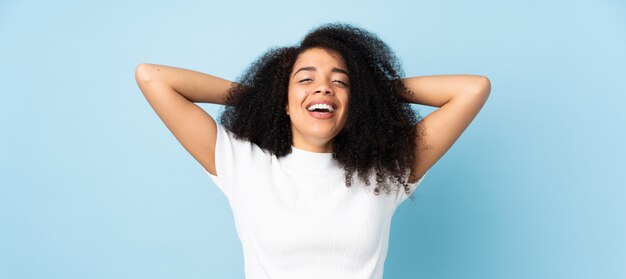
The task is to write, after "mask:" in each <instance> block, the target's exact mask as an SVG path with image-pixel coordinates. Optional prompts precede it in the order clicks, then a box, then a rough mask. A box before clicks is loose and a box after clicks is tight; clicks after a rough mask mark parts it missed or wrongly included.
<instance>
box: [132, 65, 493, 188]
mask: <svg viewBox="0 0 626 279" xmlns="http://www.w3.org/2000/svg"><path fill="white" fill-rule="evenodd" d="M331 56H332V55H331ZM317 57H318V58H319V59H320V60H315V59H312V60H308V58H307V59H306V61H309V62H310V63H322V62H321V61H327V58H328V57H326V58H324V57H325V56H324V55H323V54H322V53H320V55H317ZM300 58H302V57H300ZM305 58H306V57H305ZM306 61H305V60H304V59H301V60H300V61H298V66H300V65H304V64H302V62H306ZM316 61H318V62H316ZM335 62H338V61H334V62H331V61H329V62H327V63H322V64H319V65H317V66H318V67H319V69H318V72H316V73H315V83H314V84H315V85H309V86H310V87H309V88H317V90H319V91H320V92H318V93H316V92H317V91H316V90H313V91H310V90H309V91H307V90H306V86H304V85H302V86H301V85H298V84H293V86H292V82H294V81H295V79H293V78H292V79H291V81H290V88H289V94H290V95H289V105H288V107H287V108H286V111H288V112H289V113H290V114H292V113H293V115H290V117H292V118H293V119H292V121H293V123H292V124H293V126H292V127H294V126H295V127H296V128H297V130H296V132H297V134H298V136H294V146H296V147H298V148H302V149H305V150H311V151H316V152H319V151H322V152H328V150H329V149H328V142H329V141H330V139H332V138H333V137H334V136H335V135H336V134H337V133H338V131H340V130H341V127H342V125H343V124H344V123H345V121H344V120H340V118H343V117H344V116H343V115H342V116H341V117H338V118H337V119H338V121H336V122H333V121H335V120H333V121H329V122H330V123H322V122H318V123H317V124H315V125H313V127H307V126H306V124H310V123H314V122H313V121H310V120H309V121H308V122H307V120H305V119H306V118H305V117H302V113H303V111H302V109H303V105H304V104H305V103H306V102H308V101H307V100H310V99H311V98H321V97H322V95H323V94H321V92H324V93H325V94H326V95H324V98H332V99H335V98H336V100H340V98H342V97H340V96H341V94H340V91H337V89H338V88H337V87H334V86H332V83H330V80H331V79H330V78H331V75H330V73H329V70H328V67H329V65H335V66H342V65H341V64H340V63H339V64H335ZM296 67H297V66H296ZM320 78H321V81H324V82H326V84H325V85H324V83H323V82H321V81H320ZM135 79H136V81H137V84H138V86H139V88H140V89H141V92H142V93H143V95H144V97H145V98H146V100H147V101H148V103H149V104H150V106H151V107H152V108H153V110H154V111H155V112H156V113H157V115H158V116H159V118H160V119H161V120H162V121H163V122H164V123H165V125H166V126H167V128H168V129H169V130H170V131H171V132H172V134H173V135H174V136H175V137H176V139H177V140H178V141H179V142H180V143H181V144H182V145H183V147H184V148H185V149H186V150H187V151H188V152H189V153H190V154H191V155H192V156H193V157H194V158H195V159H196V160H197V161H198V162H199V163H200V165H202V167H204V168H205V169H206V170H207V171H208V172H209V173H211V174H213V175H218V176H219V174H218V173H217V172H216V169H215V139H216V135H217V126H216V125H217V124H216V123H215V121H214V120H213V118H212V117H211V116H210V115H209V114H208V113H207V112H206V111H205V110H204V109H202V108H200V107H199V106H198V105H196V104H194V103H214V104H224V102H225V96H226V94H227V91H228V89H229V88H230V87H231V86H232V85H233V82H232V81H229V80H226V79H222V78H219V77H216V76H213V75H210V74H205V73H201V72H197V71H192V70H187V69H181V68H176V67H171V66H166V65H157V64H139V65H137V68H136V70H135ZM403 83H404V84H405V86H406V87H407V88H408V89H409V90H411V91H412V92H413V93H414V94H413V96H412V97H410V99H406V101H407V102H410V103H414V104H421V105H427V106H432V107H438V109H437V110H435V111H433V112H431V113H430V114H428V115H427V116H426V117H424V119H422V121H420V123H419V124H417V125H423V129H424V132H425V135H424V137H423V140H422V141H421V142H418V144H417V146H416V149H415V152H416V158H417V160H415V167H414V168H413V169H412V172H411V178H410V179H409V182H415V181H417V179H418V178H420V177H422V176H423V175H424V174H425V173H426V171H428V169H430V168H431V167H432V166H433V165H434V164H435V163H436V162H437V161H438V160H439V159H440V158H441V157H442V156H443V155H444V154H445V153H446V152H447V150H449V149H450V147H452V145H453V144H454V142H455V141H456V140H457V139H458V138H459V137H460V135H461V134H462V133H463V131H464V130H465V129H466V128H467V127H468V126H469V124H470V123H471V122H472V120H473V119H474V117H475V116H476V115H477V114H478V112H479V111H480V110H481V108H482V107H483V105H484V104H485V102H486V100H487V98H488V97H489V94H490V92H491V82H490V81H489V79H488V78H487V77H484V76H479V75H434V76H414V77H410V78H405V79H403ZM316 86H317V87H316ZM327 92H328V93H327ZM341 92H342V91H341ZM348 97H349V96H348V94H346V96H345V98H346V99H345V101H341V105H342V107H341V108H340V109H341V110H345V111H347V110H346V108H347V107H346V105H347V100H348ZM342 121H343V122H342ZM296 138H298V139H297V140H296Z"/></svg>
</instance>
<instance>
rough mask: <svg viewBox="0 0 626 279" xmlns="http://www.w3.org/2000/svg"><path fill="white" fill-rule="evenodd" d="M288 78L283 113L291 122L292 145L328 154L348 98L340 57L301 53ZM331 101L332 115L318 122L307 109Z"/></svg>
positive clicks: (313, 51)
mask: <svg viewBox="0 0 626 279" xmlns="http://www.w3.org/2000/svg"><path fill="white" fill-rule="evenodd" d="M291 73H292V74H291V76H290V79H289V89H288V104H287V106H286V108H285V111H286V113H287V114H288V115H289V118H290V119H291V134H292V140H293V146H294V147H296V148H299V149H303V150H307V151H311V152H320V153H331V152H332V140H333V138H334V137H335V136H336V135H337V134H339V132H340V131H341V129H343V127H344V125H345V123H346V118H347V111H348V100H349V98H350V78H349V76H348V75H347V74H346V73H347V67H346V66H345V63H344V61H343V59H342V58H341V56H340V55H339V54H338V53H335V52H333V51H329V50H325V49H322V48H311V49H308V50H306V51H304V52H303V53H301V54H300V55H299V56H298V58H297V59H296V62H295V63H294V66H293V69H292V71H291ZM319 100H325V101H331V102H333V103H334V104H335V105H336V107H335V111H334V113H333V116H332V117H330V118H328V119H319V118H315V117H313V116H311V113H310V112H309V111H308V110H307V106H308V104H310V103H311V102H312V101H319Z"/></svg>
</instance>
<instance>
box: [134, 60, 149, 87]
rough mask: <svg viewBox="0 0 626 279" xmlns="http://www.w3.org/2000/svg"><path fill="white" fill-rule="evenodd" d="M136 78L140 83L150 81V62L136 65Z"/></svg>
mask: <svg viewBox="0 0 626 279" xmlns="http://www.w3.org/2000/svg"><path fill="white" fill-rule="evenodd" d="M135 80H136V81H137V83H138V84H145V83H148V82H150V80H151V79H150V64H145V63H141V64H138V65H137V67H135Z"/></svg>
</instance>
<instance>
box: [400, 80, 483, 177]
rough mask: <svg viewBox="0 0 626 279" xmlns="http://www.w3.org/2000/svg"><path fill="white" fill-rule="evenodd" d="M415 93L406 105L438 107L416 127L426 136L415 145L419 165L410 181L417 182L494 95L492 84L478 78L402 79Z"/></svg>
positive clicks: (416, 164)
mask: <svg viewBox="0 0 626 279" xmlns="http://www.w3.org/2000/svg"><path fill="white" fill-rule="evenodd" d="M402 81H403V83H404V85H405V86H406V87H407V88H408V89H409V90H411V91H412V92H413V96H411V97H410V98H409V99H407V100H406V101H407V102H411V103H415V104H422V105H427V106H434V107H439V109H437V110H435V111H434V112H432V113H430V114H429V115H428V116H426V117H425V118H424V119H422V121H420V123H419V124H417V125H422V128H423V129H424V132H425V133H424V136H423V138H422V141H421V142H418V143H417V145H416V150H415V155H416V158H417V160H416V163H415V167H414V169H413V172H412V175H411V179H410V180H409V181H411V182H414V181H417V179H418V178H421V177H422V176H423V175H424V174H425V173H426V171H428V169H430V168H431V167H432V166H433V165H434V164H435V163H436V162H437V161H438V160H439V159H440V158H441V157H442V156H443V155H444V154H445V153H446V152H447V151H448V150H449V149H450V147H452V145H453V144H454V142H456V140H457V139H458V138H459V137H460V136H461V134H462V133H463V131H465V129H466V128H467V127H468V126H469V124H470V123H471V122H472V120H473V119H474V117H475V116H476V115H477V114H478V112H479V111H480V110H481V108H482V107H483V105H484V104H485V102H486V101H487V98H488V97H489V94H490V92H491V82H490V81H489V79H488V78H487V77H484V76H478V75H438V76H416V77H411V78H405V79H403V80H402Z"/></svg>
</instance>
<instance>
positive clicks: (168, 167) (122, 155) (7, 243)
mask: <svg viewBox="0 0 626 279" xmlns="http://www.w3.org/2000/svg"><path fill="white" fill-rule="evenodd" d="M504 2H505V1H471V2H470V1H450V0H447V1H428V2H426V1H399V2H393V1H386V2H385V3H383V2H382V1H378V2H375V1H350V2H347V1H341V2H339V1H337V2H335V1H317V2H294V1H275V2H272V3H265V2H242V1H229V2H228V3H226V1H220V2H201V1H183V2H179V3H176V4H175V3H173V1H136V2H132V3H129V2H126V1H118V2H115V1H106V2H105V1H100V2H93V3H87V1H63V2H59V3H56V2H50V1H2V2H0V92H1V93H0V94H1V97H2V99H1V101H0V128H1V134H2V136H1V137H0V185H1V186H0V277H1V278H243V259H242V252H241V245H240V244H239V242H238V239H237V236H236V232H235V228H234V224H233V220H232V215H231V213H230V209H229V207H228V204H227V201H226V199H225V197H224V196H223V195H222V193H221V192H219V190H218V189H217V188H216V187H215V185H213V184H212V182H211V180H210V179H209V177H208V176H207V175H206V174H205V173H204V171H203V169H202V167H201V166H200V165H199V164H198V163H197V162H196V161H195V160H194V159H193V157H191V155H189V154H188V153H187V152H186V151H185V150H184V148H183V147H182V146H181V145H180V144H179V143H178V142H177V140H176V139H175V138H174V136H173V135H172V134H171V133H170V132H169V130H167V128H166V127H165V125H164V124H163V123H162V122H161V120H160V119H159V118H158V116H157V115H156V114H155V113H154V112H153V111H152V109H151V108H150V106H149V104H148V103H147V101H146V100H145V99H144V97H143V96H142V94H141V92H140V91H139V88H138V87H137V85H136V83H135V80H134V70H135V66H136V65H137V64H139V63H156V64H165V65H173V66H177V67H183V68H189V69H194V70H198V71H201V72H206V73H210V74H213V75H217V76H220V77H224V78H227V79H231V80H233V79H235V78H236V77H238V75H239V74H240V73H241V72H242V71H243V69H245V68H246V67H247V66H248V65H249V64H250V63H251V62H252V61H253V60H254V59H255V58H256V57H258V56H259V55H261V54H262V53H263V52H264V51H265V50H267V49H268V48H269V47H271V46H280V45H287V44H295V43H296V42H297V41H298V40H299V39H301V38H302V36H303V35H304V34H305V33H306V32H307V31H308V30H310V29H311V28H313V27H315V26H317V25H319V24H321V23H325V22H333V21H337V20H341V21H344V22H348V23H355V24H359V25H360V26H362V27H364V28H366V29H368V30H370V31H372V32H375V33H377V34H378V35H379V36H380V37H381V38H382V39H383V40H385V41H386V42H387V43H388V44H389V45H390V46H391V48H392V49H394V50H395V52H396V54H397V55H398V56H399V57H400V59H401V61H402V63H403V66H404V70H405V73H406V76H414V75H432V74H462V73H468V74H480V75H486V76H488V77H489V78H490V79H491V82H492V92H491V96H490V98H489V100H488V101H487V103H486V104H485V106H484V108H483V110H482V111H481V112H480V114H479V115H478V116H477V117H476V118H475V120H474V122H473V123H472V124H471V125H470V126H469V128H468V129H467V130H466V132H465V133H464V134H463V135H462V136H461V137H460V138H459V140H458V141H457V143H456V144H455V145H454V146H453V147H452V148H451V149H450V150H449V151H448V152H447V153H446V155H445V156H444V157H443V158H442V159H441V160H440V161H439V162H438V163H437V164H436V165H435V166H434V167H433V168H432V169H431V170H430V172H429V175H428V176H427V177H426V178H425V179H424V181H423V183H422V185H421V186H420V188H419V189H418V191H416V200H415V203H414V204H411V202H410V201H407V202H406V203H404V204H403V205H402V206H401V207H400V208H399V209H398V211H397V212H396V215H395V217H394V221H393V224H392V232H391V242H390V247H389V255H388V258H387V262H386V267H385V278H481V279H482V278H626V266H625V263H626V240H625V236H626V216H625V215H626V214H625V213H626V189H625V187H626V167H625V166H626V159H625V158H626V148H625V147H624V142H625V141H624V138H625V136H626V117H625V113H624V112H623V107H624V105H625V104H626V97H625V96H626V95H625V93H626V85H625V84H626V83H625V82H624V81H625V77H626V66H625V65H626V64H625V63H626V51H625V50H626V4H625V2H623V1H617V0H616V1H608V0H604V1H549V2H546V1H538V0H533V1H523V2H522V1H509V2H508V3H504ZM200 106H201V107H203V108H204V109H206V110H207V111H208V112H209V113H210V114H211V115H213V116H214V118H217V116H218V115H219V113H220V107H219V106H217V105H212V104H201V105H200ZM416 108H417V109H419V110H420V112H421V113H422V115H427V114H428V113H429V112H432V111H433V110H434V108H431V107H424V106H416Z"/></svg>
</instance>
